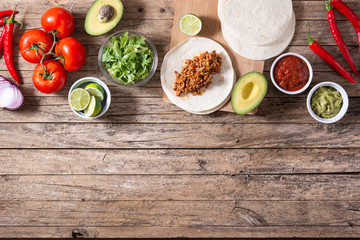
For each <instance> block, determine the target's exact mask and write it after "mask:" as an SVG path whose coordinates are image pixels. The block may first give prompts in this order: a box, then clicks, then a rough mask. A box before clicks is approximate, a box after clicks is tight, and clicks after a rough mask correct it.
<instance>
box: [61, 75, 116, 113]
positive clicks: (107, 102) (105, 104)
mask: <svg viewBox="0 0 360 240" xmlns="http://www.w3.org/2000/svg"><path fill="white" fill-rule="evenodd" d="M89 83H97V84H99V85H100V86H102V87H103V89H104V91H105V94H106V96H105V98H104V100H103V102H102V109H101V111H100V113H99V114H98V115H96V116H94V117H88V116H86V115H85V114H84V113H83V112H78V111H76V110H74V109H73V108H72V107H70V108H71V110H72V111H73V112H74V113H75V114H76V115H78V116H79V117H82V118H85V119H88V120H93V119H96V118H99V117H101V116H102V115H104V114H105V113H106V111H107V110H108V109H109V107H110V103H111V94H110V90H109V88H108V86H107V85H106V84H105V83H104V82H103V81H101V80H100V79H97V78H94V77H84V78H81V79H79V80H77V81H76V82H75V83H74V84H73V85H72V86H71V88H70V90H69V94H68V101H69V102H70V93H71V92H72V91H73V90H75V89H77V88H85V86H86V85H87V84H89ZM69 106H70V105H69Z"/></svg>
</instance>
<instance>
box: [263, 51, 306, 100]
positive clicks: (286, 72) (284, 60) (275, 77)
mask: <svg viewBox="0 0 360 240" xmlns="http://www.w3.org/2000/svg"><path fill="white" fill-rule="evenodd" d="M270 77H271V80H272V82H273V84H274V85H275V87H276V88H277V89H279V90H280V91H282V92H284V93H287V94H299V93H301V92H303V91H305V90H306V89H307V88H308V87H309V86H310V83H311V81H312V78H313V70H312V67H311V64H310V62H309V61H308V60H307V59H306V58H305V57H304V56H302V55H300V54H297V53H285V54H282V55H280V56H279V57H278V58H277V59H276V60H275V61H274V62H273V64H272V66H271V70H270Z"/></svg>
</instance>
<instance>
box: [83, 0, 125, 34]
mask: <svg viewBox="0 0 360 240" xmlns="http://www.w3.org/2000/svg"><path fill="white" fill-rule="evenodd" d="M104 5H110V6H111V7H112V8H113V9H114V14H113V16H112V17H111V19H110V20H109V21H107V22H103V23H100V22H98V21H97V18H98V13H99V11H100V9H101V7H102V6H104ZM123 11H124V7H123V4H122V2H121V0H96V1H95V2H94V3H93V4H92V5H91V7H90V8H89V11H88V13H87V14H86V18H85V25H84V27H85V31H86V32H87V33H88V34H90V35H93V36H99V35H102V34H105V33H107V32H109V31H110V30H112V29H113V28H114V27H115V26H116V25H117V24H118V23H119V22H120V20H121V18H122V15H123Z"/></svg>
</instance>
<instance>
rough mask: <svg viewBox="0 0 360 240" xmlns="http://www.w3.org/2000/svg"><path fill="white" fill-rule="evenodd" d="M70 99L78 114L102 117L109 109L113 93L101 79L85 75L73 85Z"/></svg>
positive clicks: (84, 116)
mask: <svg viewBox="0 0 360 240" xmlns="http://www.w3.org/2000/svg"><path fill="white" fill-rule="evenodd" d="M68 100H69V105H70V108H71V110H72V111H73V112H74V113H75V114H76V115H78V116H79V117H82V118H85V119H89V120H92V119H96V118H99V117H101V116H102V115H104V114H105V113H106V111H107V110H108V109H109V106H110V103H111V94H110V90H109V88H108V86H107V85H106V84H105V83H104V82H103V81H101V80H100V79H97V78H94V77H84V78H81V79H79V80H77V81H76V82H75V83H74V84H73V85H72V86H71V88H70V91H69V96H68Z"/></svg>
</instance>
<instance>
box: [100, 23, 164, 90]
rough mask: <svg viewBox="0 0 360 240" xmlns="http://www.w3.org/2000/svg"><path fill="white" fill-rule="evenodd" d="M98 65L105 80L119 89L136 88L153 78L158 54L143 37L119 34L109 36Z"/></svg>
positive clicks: (131, 32) (123, 32)
mask: <svg viewBox="0 0 360 240" xmlns="http://www.w3.org/2000/svg"><path fill="white" fill-rule="evenodd" d="M98 62H99V66H100V70H101V72H102V73H103V75H104V76H105V77H106V79H107V80H109V81H111V82H113V83H115V84H117V85H119V86H122V87H129V88H131V87H138V86H141V85H143V84H145V83H146V82H148V81H149V80H150V79H151V77H152V76H153V75H154V73H155V71H156V68H157V65H158V53H157V50H156V47H155V45H154V44H153V43H152V42H151V40H150V39H149V38H148V37H146V36H145V35H144V34H142V33H140V32H137V31H134V30H122V31H119V32H116V33H114V34H112V35H110V36H109V37H108V38H107V39H106V40H105V42H104V43H103V44H102V45H101V47H100V50H99V55H98Z"/></svg>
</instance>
